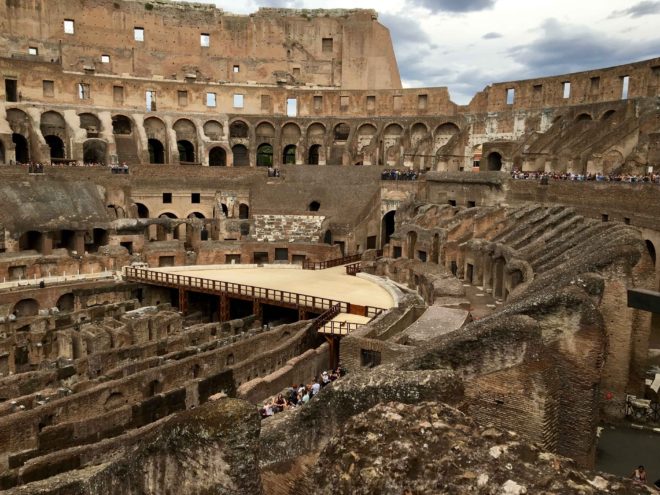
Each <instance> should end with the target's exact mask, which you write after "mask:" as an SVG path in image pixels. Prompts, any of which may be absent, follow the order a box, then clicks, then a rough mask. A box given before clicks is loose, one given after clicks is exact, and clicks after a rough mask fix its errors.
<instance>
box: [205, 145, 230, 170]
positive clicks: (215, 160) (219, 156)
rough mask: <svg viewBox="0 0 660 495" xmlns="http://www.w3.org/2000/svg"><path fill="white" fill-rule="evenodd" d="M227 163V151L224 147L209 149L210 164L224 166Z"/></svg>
mask: <svg viewBox="0 0 660 495" xmlns="http://www.w3.org/2000/svg"><path fill="white" fill-rule="evenodd" d="M226 165H227V152H226V151H225V150H224V148H221V147H220V146H216V147H215V148H213V149H211V151H209V166H211V167H224V166H226Z"/></svg>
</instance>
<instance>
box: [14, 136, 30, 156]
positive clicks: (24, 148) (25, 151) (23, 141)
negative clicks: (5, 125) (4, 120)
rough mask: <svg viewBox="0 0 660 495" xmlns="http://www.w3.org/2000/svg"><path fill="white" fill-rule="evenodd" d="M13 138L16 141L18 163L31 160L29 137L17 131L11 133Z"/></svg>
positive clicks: (15, 148) (15, 149)
mask: <svg viewBox="0 0 660 495" xmlns="http://www.w3.org/2000/svg"><path fill="white" fill-rule="evenodd" d="M11 140H12V142H13V143H14V151H15V155H16V161H17V162H18V163H28V162H29V161H30V145H29V143H28V140H27V138H26V137H25V136H23V135H22V134H18V133H16V132H15V133H13V134H12V135H11Z"/></svg>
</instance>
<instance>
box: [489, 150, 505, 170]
mask: <svg viewBox="0 0 660 495" xmlns="http://www.w3.org/2000/svg"><path fill="white" fill-rule="evenodd" d="M488 170H489V171H499V170H502V155H500V154H499V153H497V152H493V153H491V154H489V155H488Z"/></svg>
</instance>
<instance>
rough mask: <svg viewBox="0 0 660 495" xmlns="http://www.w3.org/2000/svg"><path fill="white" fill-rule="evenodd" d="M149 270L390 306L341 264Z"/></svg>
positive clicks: (380, 293)
mask: <svg viewBox="0 0 660 495" xmlns="http://www.w3.org/2000/svg"><path fill="white" fill-rule="evenodd" d="M152 270H154V271H166V272H167V273H176V274H179V275H188V276H190V277H199V278H207V279H210V280H221V281H224V282H234V283H238V284H245V285H252V286H255V287H264V288H267V289H277V290H285V291H289V292H297V293H299V294H305V295H309V296H315V297H324V298H327V299H334V300H336V301H344V302H349V303H351V304H357V305H360V306H374V307H377V308H384V309H389V308H391V307H392V306H394V300H393V299H392V296H390V294H389V293H388V292H387V291H386V290H385V289H383V288H382V287H380V286H379V285H377V284H375V283H373V282H370V281H368V280H364V279H362V278H360V277H354V276H351V275H346V269H345V268H344V267H343V266H338V267H334V268H328V269H326V270H301V269H296V268H292V267H290V265H285V266H283V267H277V265H269V266H267V267H259V268H256V267H255V268H252V267H249V268H248V267H243V268H224V267H223V268H210V269H204V268H203V267H200V266H196V267H190V266H183V267H177V268H167V269H158V268H154V269H152Z"/></svg>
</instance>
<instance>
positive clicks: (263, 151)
mask: <svg viewBox="0 0 660 495" xmlns="http://www.w3.org/2000/svg"><path fill="white" fill-rule="evenodd" d="M272 166H273V146H272V145H271V144H269V143H262V144H260V145H259V146H258V147H257V167H272Z"/></svg>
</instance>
